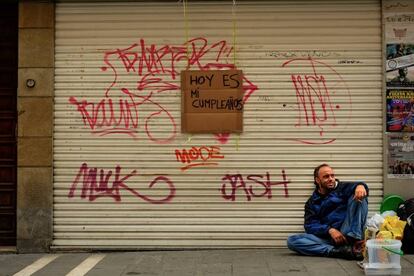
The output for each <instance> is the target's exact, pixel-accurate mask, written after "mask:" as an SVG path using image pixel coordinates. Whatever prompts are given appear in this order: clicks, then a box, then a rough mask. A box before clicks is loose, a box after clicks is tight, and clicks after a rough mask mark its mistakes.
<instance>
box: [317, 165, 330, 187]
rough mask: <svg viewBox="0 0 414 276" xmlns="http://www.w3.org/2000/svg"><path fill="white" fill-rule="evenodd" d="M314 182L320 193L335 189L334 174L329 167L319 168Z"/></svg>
mask: <svg viewBox="0 0 414 276" xmlns="http://www.w3.org/2000/svg"><path fill="white" fill-rule="evenodd" d="M315 180H316V183H317V184H318V185H319V189H320V190H321V192H325V191H327V190H330V189H333V188H335V174H334V172H333V170H332V168H331V167H328V166H326V167H322V168H320V169H319V173H318V176H317V177H316V179H315Z"/></svg>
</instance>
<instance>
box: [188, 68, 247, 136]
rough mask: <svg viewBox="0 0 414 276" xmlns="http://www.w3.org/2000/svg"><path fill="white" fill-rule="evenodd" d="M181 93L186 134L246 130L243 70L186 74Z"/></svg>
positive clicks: (191, 72) (190, 72)
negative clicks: (244, 127)
mask: <svg viewBox="0 0 414 276" xmlns="http://www.w3.org/2000/svg"><path fill="white" fill-rule="evenodd" d="M181 91H182V94H181V131H182V132H186V133H231V132H242V131H243V73H242V71H241V70H211V71H182V72H181Z"/></svg>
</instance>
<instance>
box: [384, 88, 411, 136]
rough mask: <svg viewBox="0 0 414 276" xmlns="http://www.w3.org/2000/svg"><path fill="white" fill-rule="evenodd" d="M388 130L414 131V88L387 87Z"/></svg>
mask: <svg viewBox="0 0 414 276" xmlns="http://www.w3.org/2000/svg"><path fill="white" fill-rule="evenodd" d="M386 97H387V99H386V101H387V127H386V130H387V132H414V89H408V88H406V89H403V88H388V89H387V95H386Z"/></svg>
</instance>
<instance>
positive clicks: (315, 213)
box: [305, 181, 368, 238]
mask: <svg viewBox="0 0 414 276" xmlns="http://www.w3.org/2000/svg"><path fill="white" fill-rule="evenodd" d="M360 184H362V185H364V187H365V189H366V191H367V195H368V186H367V185H366V184H365V183H364V182H341V181H338V185H337V186H336V188H335V189H334V190H332V191H330V192H329V193H328V194H326V195H321V194H320V193H319V192H318V187H316V188H315V191H314V192H313V194H312V195H311V196H310V198H309V199H308V201H307V202H306V204H305V231H306V233H308V234H314V235H316V236H318V237H321V238H329V237H330V235H329V233H328V231H329V229H330V228H331V227H333V228H335V229H337V230H339V229H340V228H341V225H342V223H343V222H344V220H345V216H346V211H347V206H348V199H349V198H350V197H353V196H354V193H355V189H356V187H357V186H358V185H360Z"/></svg>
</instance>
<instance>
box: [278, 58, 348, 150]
mask: <svg viewBox="0 0 414 276" xmlns="http://www.w3.org/2000/svg"><path fill="white" fill-rule="evenodd" d="M298 64H300V66H301V67H302V68H309V70H310V73H309V74H306V73H305V74H303V75H301V74H291V81H292V84H293V86H294V88H295V92H296V102H297V106H298V111H299V112H298V116H297V123H296V124H295V127H298V128H309V129H312V130H313V129H314V127H316V128H317V129H316V131H318V133H319V138H317V139H302V138H298V139H295V140H296V141H299V142H302V143H305V144H329V143H332V142H334V141H335V140H336V138H325V136H326V132H327V131H330V130H334V129H335V128H336V127H338V122H337V114H336V113H337V112H340V110H343V111H342V112H343V113H345V114H342V115H343V116H344V117H345V118H346V120H347V122H346V123H345V127H346V125H347V123H348V121H349V119H350V112H351V110H352V102H351V94H350V92H349V89H348V87H347V86H346V84H345V81H344V80H343V79H342V77H341V76H340V75H339V74H338V72H337V71H335V70H334V69H333V68H332V67H331V66H329V65H327V64H326V63H323V62H321V61H316V60H314V59H312V58H311V57H308V58H296V59H291V60H289V61H287V62H285V63H283V65H282V67H285V68H286V67H289V66H292V67H295V66H298ZM317 69H319V70H321V71H322V70H323V71H324V72H326V71H327V70H328V73H327V74H319V73H318V72H317ZM340 97H344V98H345V99H346V102H345V103H344V104H343V105H347V106H346V107H345V106H341V105H340V104H339V103H335V98H340ZM338 102H339V100H338Z"/></svg>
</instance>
